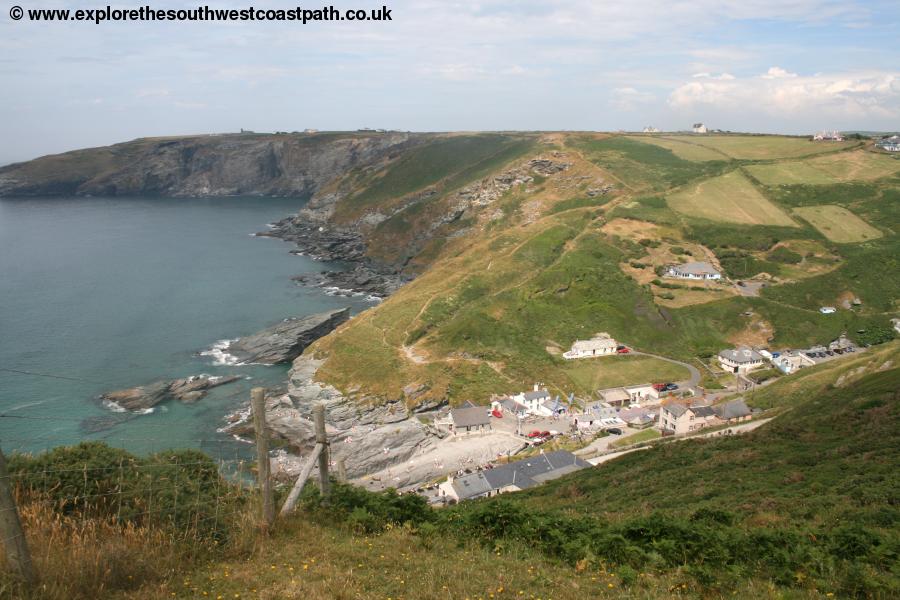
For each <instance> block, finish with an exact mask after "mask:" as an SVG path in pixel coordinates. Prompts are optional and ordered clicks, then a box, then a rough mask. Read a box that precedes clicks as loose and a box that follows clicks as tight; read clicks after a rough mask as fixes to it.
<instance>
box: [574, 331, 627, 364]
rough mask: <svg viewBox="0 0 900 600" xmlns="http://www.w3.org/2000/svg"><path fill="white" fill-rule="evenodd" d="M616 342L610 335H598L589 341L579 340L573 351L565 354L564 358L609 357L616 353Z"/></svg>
mask: <svg viewBox="0 0 900 600" xmlns="http://www.w3.org/2000/svg"><path fill="white" fill-rule="evenodd" d="M616 346H617V344H616V340H614V339H613V338H611V337H610V336H609V334H608V333H598V334H597V335H595V336H594V337H592V338H591V339H589V340H577V341H576V342H575V343H574V344H572V349H571V350H569V351H568V352H566V353H564V354H563V358H565V359H568V360H572V359H575V358H590V357H593V356H609V355H611V354H615V353H616Z"/></svg>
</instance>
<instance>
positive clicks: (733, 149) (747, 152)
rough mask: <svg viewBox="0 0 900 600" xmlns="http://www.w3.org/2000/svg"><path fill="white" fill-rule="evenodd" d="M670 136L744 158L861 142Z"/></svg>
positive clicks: (815, 150)
mask: <svg viewBox="0 0 900 600" xmlns="http://www.w3.org/2000/svg"><path fill="white" fill-rule="evenodd" d="M670 139H673V140H685V141H688V142H693V143H695V144H699V145H701V146H704V147H706V148H711V149H714V150H718V151H719V152H722V153H724V154H726V155H728V156H730V157H732V158H735V159H742V160H770V159H775V158H797V157H801V156H810V155H814V154H823V153H829V152H835V151H837V150H842V149H844V148H851V147H853V146H855V145H858V142H839V143H818V142H813V141H811V140H810V139H809V138H799V137H784V136H777V135H696V136H671V137H670Z"/></svg>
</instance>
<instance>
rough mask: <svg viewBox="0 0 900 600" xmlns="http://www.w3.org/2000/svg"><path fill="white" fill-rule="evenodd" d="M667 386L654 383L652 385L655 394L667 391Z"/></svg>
mask: <svg viewBox="0 0 900 600" xmlns="http://www.w3.org/2000/svg"><path fill="white" fill-rule="evenodd" d="M667 385H669V384H667V383H654V384H653V389H654V390H656V391H657V392H665V391H666V389H667V388H666V386H667Z"/></svg>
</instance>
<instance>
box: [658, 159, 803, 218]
mask: <svg viewBox="0 0 900 600" xmlns="http://www.w3.org/2000/svg"><path fill="white" fill-rule="evenodd" d="M668 201H669V206H670V207H671V208H672V209H674V210H676V211H678V212H680V213H682V214H685V215H689V216H692V217H699V218H702V219H709V220H712V221H724V222H727V223H740V224H742V225H782V226H787V227H796V226H797V223H795V222H794V221H793V219H791V218H790V216H788V215H787V214H786V213H785V212H784V211H782V210H781V209H780V208H778V207H777V206H775V205H774V204H772V203H771V202H769V201H768V200H766V198H765V197H763V195H762V194H760V193H759V192H758V191H757V190H756V188H755V187H753V184H752V183H750V181H749V180H748V179H747V178H746V177H744V176H743V175H742V174H741V173H740V172H739V171H731V172H730V173H726V174H725V175H721V176H719V177H713V178H712V179H706V180H704V181H701V182H700V183H698V184H696V185H694V186H693V187H690V188H688V189H686V190H683V191H680V192H677V193H675V194H673V195H671V196H669V198H668Z"/></svg>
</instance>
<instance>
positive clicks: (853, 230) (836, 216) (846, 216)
mask: <svg viewBox="0 0 900 600" xmlns="http://www.w3.org/2000/svg"><path fill="white" fill-rule="evenodd" d="M794 212H795V213H796V214H797V215H799V216H800V217H802V218H803V219H805V220H807V221H809V223H810V224H811V225H812V226H813V227H815V228H816V229H818V230H819V231H820V232H821V233H822V235H824V236H825V237H827V238H828V239H829V240H831V241H832V242H837V243H839V244H850V243H853V242H865V241H867V240H874V239H877V238H880V237H881V235H882V234H881V232H880V231H878V230H877V229H875V228H874V227H872V226H871V225H869V224H868V223H866V222H865V221H863V220H862V219H860V218H859V217H857V216H856V215H854V214H853V213H852V212H850V211H849V210H847V209H846V208H844V207H842V206H836V205H834V204H826V205H823V206H803V207H800V208H795V209H794Z"/></svg>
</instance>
